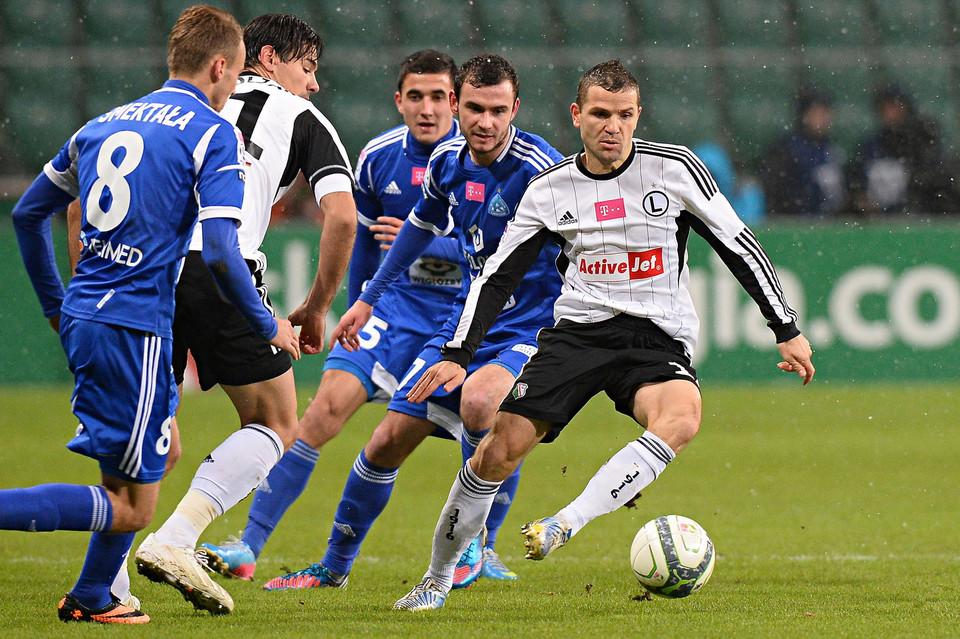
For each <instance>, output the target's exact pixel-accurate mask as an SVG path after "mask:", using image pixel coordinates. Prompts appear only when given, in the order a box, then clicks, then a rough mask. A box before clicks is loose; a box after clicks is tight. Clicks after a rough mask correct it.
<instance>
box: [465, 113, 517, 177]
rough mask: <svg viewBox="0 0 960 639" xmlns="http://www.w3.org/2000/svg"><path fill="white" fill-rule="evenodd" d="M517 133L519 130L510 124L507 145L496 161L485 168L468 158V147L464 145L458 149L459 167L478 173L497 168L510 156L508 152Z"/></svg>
mask: <svg viewBox="0 0 960 639" xmlns="http://www.w3.org/2000/svg"><path fill="white" fill-rule="evenodd" d="M517 133H519V129H517V127H515V126H514V125H512V124H511V125H510V131H509V133H507V143H506V144H505V145H503V150H502V151H501V152H500V155H498V156H497V159H495V160H494V161H493V162H491V163H490V165H489V166H487V167H482V166H480V165H478V164H477V163H475V162H474V161H473V158H471V157H470V147H469V145H466V144H464V145H463V148H462V149H460V166H462V167H463V168H465V169H467V170H468V171H479V170H482V169H484V168H486V169H492V168H493V167H495V166H499V165H500V164H501V163H503V161H504V159H505V158H506V157H507V156H508V155H510V150H511V149H512V148H513V143H514V141H515V140H516V139H517Z"/></svg>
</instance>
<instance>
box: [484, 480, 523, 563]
mask: <svg viewBox="0 0 960 639" xmlns="http://www.w3.org/2000/svg"><path fill="white" fill-rule="evenodd" d="M521 467H522V464H521V465H520V466H518V467H517V469H516V470H515V471H513V474H512V475H510V476H509V477H507V478H506V479H505V480H503V483H502V484H500V490H498V491H497V495H496V497H494V498H493V505H491V506H490V513H489V514H488V515H487V522H486V523H487V546H486V547H487V548H493V546H494V544H496V543H497V532H499V531H500V526H502V525H503V520H504V519H506V518H507V511H508V510H510V505H511V504H512V503H513V496H514V495H516V494H517V486H519V485H520V468H521Z"/></svg>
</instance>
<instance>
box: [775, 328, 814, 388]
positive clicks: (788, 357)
mask: <svg viewBox="0 0 960 639" xmlns="http://www.w3.org/2000/svg"><path fill="white" fill-rule="evenodd" d="M777 348H778V349H779V350H780V357H782V358H783V360H784V361H782V362H780V363H779V364H777V367H778V368H779V369H780V370H782V371H787V372H794V373H796V374H797V375H799V376H800V377H802V378H803V385H804V386H806V385H807V384H809V383H810V380H812V379H813V373H814V371H815V369H814V368H813V362H812V361H811V357H812V356H813V349H811V348H810V342H808V341H807V338H806V337H804V336H803V335H797V336H796V337H794V338H793V339H791V340H788V341H786V342H782V343H780V344H777Z"/></svg>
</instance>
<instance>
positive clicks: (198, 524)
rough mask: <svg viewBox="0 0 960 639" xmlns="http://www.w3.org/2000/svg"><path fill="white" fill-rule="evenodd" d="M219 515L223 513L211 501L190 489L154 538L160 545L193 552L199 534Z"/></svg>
mask: <svg viewBox="0 0 960 639" xmlns="http://www.w3.org/2000/svg"><path fill="white" fill-rule="evenodd" d="M221 514H223V512H222V511H220V510H218V509H217V504H215V503H214V502H213V500H211V499H210V498H209V497H207V496H206V495H204V494H203V493H201V492H200V491H198V490H193V489H192V488H191V489H190V490H188V491H187V494H186V495H184V496H183V499H181V500H180V503H179V504H177V508H176V509H175V510H174V511H173V514H171V515H170V516H169V517H168V518H167V520H166V521H165V522H163V525H162V526H160V529H159V530H157V532H156V533H154V538H155V539H156V540H157V541H158V542H159V543H161V544H167V545H170V546H178V547H180V548H186V549H187V550H189V551H190V552H193V551H194V550H196V547H197V540H198V539H200V534H201V533H203V531H204V530H206V529H207V526H209V525H210V522H212V521H213V520H214V519H216V518H217V517H219V516H220V515H221Z"/></svg>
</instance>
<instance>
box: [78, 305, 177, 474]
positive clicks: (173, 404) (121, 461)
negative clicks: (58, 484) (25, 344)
mask: <svg viewBox="0 0 960 639" xmlns="http://www.w3.org/2000/svg"><path fill="white" fill-rule="evenodd" d="M60 341H61V343H62V344H63V348H64V351H66V354H67V362H68V364H69V366H70V371H71V372H72V373H73V375H74V379H75V383H76V385H75V387H74V390H73V398H72V400H71V403H72V406H73V413H74V415H76V416H77V418H78V419H79V420H80V425H79V426H78V427H77V433H76V436H75V437H74V438H73V439H72V440H71V441H70V442H69V443H68V444H67V448H69V449H70V450H72V451H73V452H75V453H80V454H81V455H86V456H87V457H92V458H94V459H96V460H97V461H99V462H100V469H101V470H102V471H103V472H104V473H107V474H109V475H113V476H115V477H119V478H121V479H125V480H127V481H131V482H136V483H141V484H150V483H153V482H156V481H159V480H160V478H162V477H163V471H164V466H165V465H166V461H167V453H168V452H169V450H170V428H171V421H172V419H173V416H174V414H175V413H176V410H177V405H178V402H179V397H178V395H177V386H176V384H175V383H174V378H173V363H172V361H173V342H172V340H169V339H162V338H160V337H158V336H157V335H154V334H152V333H147V332H144V331H140V330H134V329H130V328H125V327H122V326H115V325H112V324H104V323H102V322H93V321H88V320H82V319H77V318H74V317H71V316H69V315H66V314H64V315H61V316H60Z"/></svg>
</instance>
